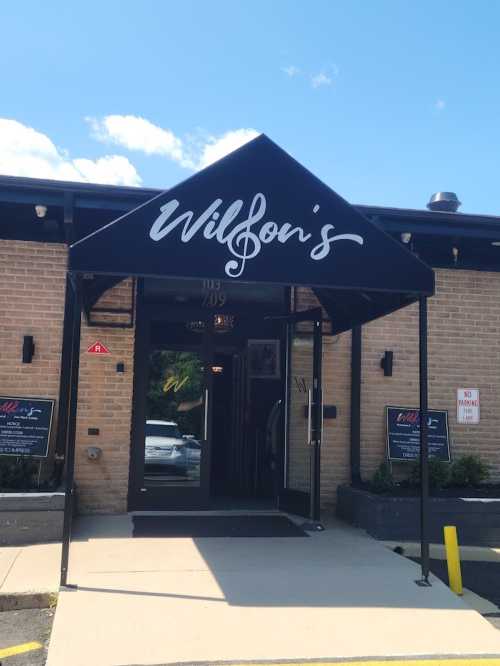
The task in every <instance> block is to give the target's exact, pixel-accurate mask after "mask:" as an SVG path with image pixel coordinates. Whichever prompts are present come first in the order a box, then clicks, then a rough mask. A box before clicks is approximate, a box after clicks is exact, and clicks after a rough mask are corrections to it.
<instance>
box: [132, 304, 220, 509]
mask: <svg viewBox="0 0 500 666" xmlns="http://www.w3.org/2000/svg"><path fill="white" fill-rule="evenodd" d="M150 314H151V316H149V317H147V318H146V319H147V323H146V325H145V329H146V330H145V331H144V332H143V333H144V340H143V342H142V345H140V347H141V348H138V346H137V345H136V356H137V355H138V356H139V357H140V362H139V363H137V362H136V373H137V372H138V374H139V382H138V385H136V390H135V394H136V395H135V397H134V398H135V399H134V402H135V407H136V409H135V416H134V425H135V427H134V437H133V442H134V453H135V455H134V456H133V458H134V460H133V463H132V467H131V471H132V478H131V491H132V493H131V499H132V502H131V504H132V505H133V506H131V508H133V509H136V510H137V509H143V510H153V511H154V510H183V509H194V508H206V507H207V505H208V496H209V476H210V453H211V452H210V433H211V427H212V424H211V404H210V402H211V401H210V393H211V384H212V372H211V369H212V362H211V360H212V342H211V341H212V331H211V326H210V321H209V320H208V319H207V321H202V320H199V319H196V320H194V321H191V320H189V319H186V320H183V321H175V320H170V319H168V318H166V317H160V316H159V315H158V314H157V313H150ZM190 325H191V326H190Z"/></svg>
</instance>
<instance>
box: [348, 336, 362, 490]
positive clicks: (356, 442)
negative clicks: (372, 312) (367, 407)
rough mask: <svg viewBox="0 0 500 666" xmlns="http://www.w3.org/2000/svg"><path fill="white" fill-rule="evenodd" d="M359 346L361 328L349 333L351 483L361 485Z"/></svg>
mask: <svg viewBox="0 0 500 666" xmlns="http://www.w3.org/2000/svg"><path fill="white" fill-rule="evenodd" d="M361 346H362V328H361V326H354V328H353V329H352V333H351V452H350V453H351V456H350V457H351V483H353V484H358V483H361Z"/></svg>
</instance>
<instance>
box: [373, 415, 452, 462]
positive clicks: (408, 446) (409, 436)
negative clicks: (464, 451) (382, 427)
mask: <svg viewBox="0 0 500 666" xmlns="http://www.w3.org/2000/svg"><path fill="white" fill-rule="evenodd" d="M386 421H387V455H388V458H389V460H393V461H412V460H418V459H419V457H420V410H419V409H418V408H417V409H415V408H412V407H386ZM427 424H428V442H429V457H432V458H439V460H444V461H446V462H449V461H450V440H449V435H448V412H446V411H439V410H435V409H429V410H428V412H427Z"/></svg>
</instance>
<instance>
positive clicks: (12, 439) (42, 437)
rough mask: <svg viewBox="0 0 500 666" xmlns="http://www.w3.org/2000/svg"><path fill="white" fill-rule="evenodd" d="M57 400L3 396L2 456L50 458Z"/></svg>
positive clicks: (0, 405)
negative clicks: (48, 454)
mask: <svg viewBox="0 0 500 666" xmlns="http://www.w3.org/2000/svg"><path fill="white" fill-rule="evenodd" d="M53 412H54V400H46V399H44V398H6V397H4V396H0V455H4V456H34V457H38V458H46V457H47V453H48V449H49V440H50V429H51V426H52V414H53Z"/></svg>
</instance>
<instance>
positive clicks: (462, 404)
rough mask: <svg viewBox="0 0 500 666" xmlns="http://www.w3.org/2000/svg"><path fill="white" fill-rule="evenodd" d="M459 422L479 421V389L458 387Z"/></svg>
mask: <svg viewBox="0 0 500 666" xmlns="http://www.w3.org/2000/svg"><path fill="white" fill-rule="evenodd" d="M457 423H479V389H470V388H459V389H457Z"/></svg>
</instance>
